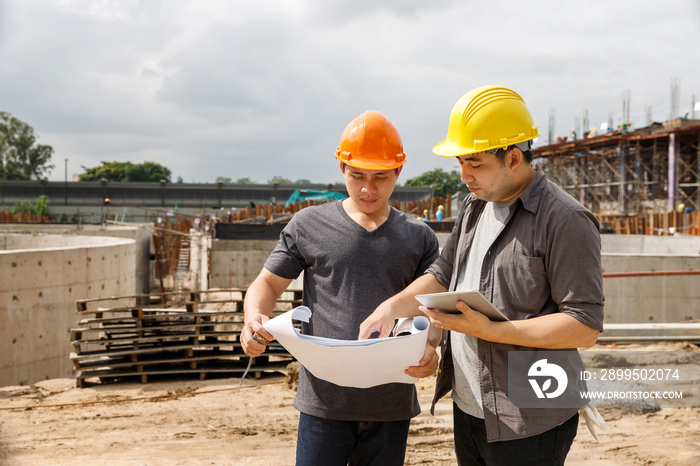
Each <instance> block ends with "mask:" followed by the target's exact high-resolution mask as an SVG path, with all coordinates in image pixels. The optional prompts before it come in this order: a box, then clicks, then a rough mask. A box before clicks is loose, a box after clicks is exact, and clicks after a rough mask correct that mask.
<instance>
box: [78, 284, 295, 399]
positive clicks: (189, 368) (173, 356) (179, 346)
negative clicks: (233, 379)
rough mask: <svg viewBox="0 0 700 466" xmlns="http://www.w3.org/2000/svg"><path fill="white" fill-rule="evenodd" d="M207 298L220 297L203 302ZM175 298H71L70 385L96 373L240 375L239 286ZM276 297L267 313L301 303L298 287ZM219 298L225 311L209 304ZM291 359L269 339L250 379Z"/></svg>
mask: <svg viewBox="0 0 700 466" xmlns="http://www.w3.org/2000/svg"><path fill="white" fill-rule="evenodd" d="M222 293H229V295H230V296H231V299H230V300H227V299H224V300H222V299H220V296H221V294H222ZM210 295H215V296H219V298H217V299H213V298H212V299H210ZM178 296H179V298H180V299H179V300H178V299H176V297H175V296H168V297H166V299H164V301H165V303H166V304H163V303H158V302H155V301H156V300H153V299H152V298H150V297H149V298H148V299H145V298H144V296H143V295H139V296H126V297H110V298H106V299H104V300H99V299H92V300H81V301H78V302H77V303H76V305H77V308H78V314H79V315H80V319H79V320H78V321H77V326H76V327H75V328H72V329H71V331H70V338H71V344H72V346H73V350H74V352H73V353H71V356H70V357H71V360H72V361H73V365H74V369H75V373H76V384H77V386H78V387H83V386H86V384H88V379H95V378H98V379H99V380H100V381H101V382H107V381H117V380H124V379H129V378H134V377H137V378H139V379H140V380H141V382H142V383H147V382H148V381H149V379H150V380H152V379H153V378H155V377H158V376H165V375H169V376H178V375H182V376H192V375H197V376H198V377H199V378H200V379H204V378H206V377H207V376H208V375H209V376H212V375H215V374H216V375H221V374H231V375H232V376H233V375H239V374H242V373H243V372H244V371H245V369H246V367H247V365H248V361H249V358H248V356H246V355H245V354H244V353H243V350H242V348H241V343H240V333H241V330H242V328H243V300H244V299H245V290H242V289H231V290H215V291H213V292H206V291H200V292H188V293H186V294H184V295H183V294H182V293H180V294H178ZM283 296H284V297H283V298H282V299H280V300H278V303H277V306H276V310H275V311H274V312H273V315H278V314H280V313H282V312H285V311H286V310H288V309H291V308H292V307H296V306H299V305H300V304H301V292H300V291H292V292H287V294H286V295H283ZM143 303H145V304H143ZM224 303H228V306H227V308H228V309H227V310H218V309H211V306H219V307H221V305H222V304H224ZM110 304H113V307H110ZM231 304H233V305H231ZM208 307H209V308H208ZM231 308H232V309H233V310H229V309H231ZM291 361H293V358H292V356H291V355H290V354H289V353H288V352H287V351H286V350H285V349H284V348H283V347H281V346H279V345H276V344H274V343H272V344H270V345H268V349H267V351H266V353H265V355H264V356H262V357H258V358H255V359H254V360H253V364H252V366H251V369H250V375H251V377H256V378H257V377H260V375H261V373H262V372H265V371H284V370H285V369H286V366H287V364H289V363H290V362H291Z"/></svg>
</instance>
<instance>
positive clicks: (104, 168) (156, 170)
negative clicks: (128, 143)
mask: <svg viewBox="0 0 700 466" xmlns="http://www.w3.org/2000/svg"><path fill="white" fill-rule="evenodd" d="M82 168H83V170H85V173H82V174H81V175H80V181H100V180H101V179H102V178H104V179H106V180H107V181H123V182H132V181H160V180H165V181H167V182H168V183H170V176H171V174H172V172H171V171H170V169H169V168H166V167H164V166H163V165H160V164H158V163H155V162H143V163H138V164H134V163H131V162H102V165H100V166H99V167H94V168H86V167H82Z"/></svg>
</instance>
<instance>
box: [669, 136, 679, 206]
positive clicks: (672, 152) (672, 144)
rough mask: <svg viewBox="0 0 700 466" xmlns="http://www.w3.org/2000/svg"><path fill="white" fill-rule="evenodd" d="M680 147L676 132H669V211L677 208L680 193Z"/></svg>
mask: <svg viewBox="0 0 700 466" xmlns="http://www.w3.org/2000/svg"><path fill="white" fill-rule="evenodd" d="M679 151H680V147H679V144H678V141H677V140H676V133H671V134H669V138H668V189H667V191H666V194H667V199H668V211H669V212H673V211H675V210H676V195H677V193H678V156H679V154H678V152H679Z"/></svg>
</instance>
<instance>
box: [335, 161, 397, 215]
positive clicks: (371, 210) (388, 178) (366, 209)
mask: <svg viewBox="0 0 700 466" xmlns="http://www.w3.org/2000/svg"><path fill="white" fill-rule="evenodd" d="M400 171H401V170H400V169H398V170H393V169H392V170H364V169H361V168H355V167H351V166H349V165H345V170H344V171H343V176H344V178H345V187H346V188H347V190H348V194H349V195H350V199H351V200H352V201H353V203H354V204H355V205H356V207H357V209H358V210H360V211H362V212H363V213H365V214H367V215H370V216H371V215H372V214H375V213H377V212H380V211H381V210H382V209H385V208H386V206H387V205H388V204H389V197H390V196H391V193H392V192H393V191H394V185H395V184H396V179H397V178H398V173H397V172H400Z"/></svg>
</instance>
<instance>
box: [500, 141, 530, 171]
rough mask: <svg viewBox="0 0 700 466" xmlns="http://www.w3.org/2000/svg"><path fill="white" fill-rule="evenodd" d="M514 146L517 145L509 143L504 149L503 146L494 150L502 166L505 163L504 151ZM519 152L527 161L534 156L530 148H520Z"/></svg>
mask: <svg viewBox="0 0 700 466" xmlns="http://www.w3.org/2000/svg"><path fill="white" fill-rule="evenodd" d="M514 147H517V146H515V145H511V146H508V147H506V148H505V149H504V148H500V149H498V151H497V152H496V158H497V159H498V161H499V162H500V164H501V166H504V165H505V164H506V152H508V151H509V150H511V149H512V148H514ZM520 152H522V153H523V156H524V157H525V160H526V161H527V163H530V162H532V159H533V158H534V154H533V153H532V151H531V150H529V149H528V150H522V149H520Z"/></svg>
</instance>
